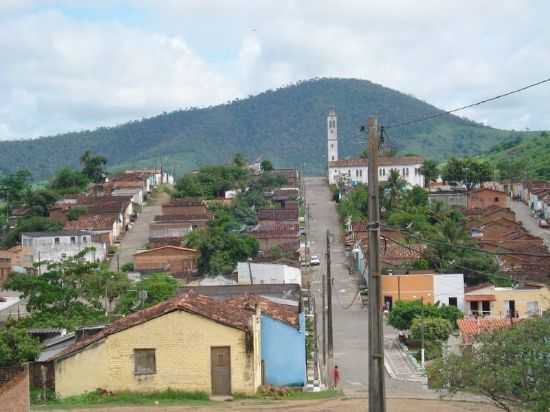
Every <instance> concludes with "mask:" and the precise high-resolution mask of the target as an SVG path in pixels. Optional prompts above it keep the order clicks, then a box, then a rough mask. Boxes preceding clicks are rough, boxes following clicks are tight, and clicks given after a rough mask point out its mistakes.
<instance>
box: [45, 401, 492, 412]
mask: <svg viewBox="0 0 550 412" xmlns="http://www.w3.org/2000/svg"><path fill="white" fill-rule="evenodd" d="M367 405H368V400H367V399H366V398H362V399H357V398H354V399H349V398H348V399H346V398H341V399H329V400H318V401H265V402H262V401H231V402H220V403H219V404H213V405H211V406H124V407H121V406H117V407H99V408H97V407H96V408H89V409H73V411H77V412H179V411H182V412H186V411H197V412H220V411H221V410H228V411H233V412H235V411H246V412H250V411H261V412H269V411H291V412H359V411H361V412H364V411H367V410H368V408H367ZM64 410H65V411H66V410H67V409H64ZM50 411H52V410H51V409H50ZM60 411H61V410H60ZM387 411H388V412H417V411H421V412H459V411H470V412H478V411H479V412H497V411H498V409H496V408H494V407H493V406H491V405H489V404H485V403H473V402H459V401H442V400H418V399H389V400H388V401H387Z"/></svg>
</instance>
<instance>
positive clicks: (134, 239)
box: [111, 192, 170, 271]
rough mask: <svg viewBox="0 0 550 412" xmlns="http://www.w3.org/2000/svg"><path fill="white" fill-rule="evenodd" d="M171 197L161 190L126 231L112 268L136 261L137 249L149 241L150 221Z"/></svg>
mask: <svg viewBox="0 0 550 412" xmlns="http://www.w3.org/2000/svg"><path fill="white" fill-rule="evenodd" d="M169 200H170V197H169V195H168V194H166V193H165V192H159V193H156V194H155V195H154V197H153V198H152V199H151V201H150V202H149V204H148V205H146V206H145V207H144V208H143V210H142V212H141V213H140V214H139V215H138V218H137V220H136V222H135V223H134V226H133V227H132V228H131V229H130V230H129V231H128V232H126V234H125V235H124V237H123V238H122V240H121V242H120V246H119V248H118V252H117V255H118V261H117V255H115V256H113V259H112V260H111V270H113V271H114V270H117V266H119V265H120V267H122V266H124V265H125V264H126V263H131V262H133V261H134V258H133V255H134V253H136V250H139V249H143V248H144V247H145V245H147V242H148V241H149V223H151V222H152V221H153V219H154V218H155V216H157V215H160V214H161V212H162V208H161V206H162V204H164V203H166V202H168V201H169Z"/></svg>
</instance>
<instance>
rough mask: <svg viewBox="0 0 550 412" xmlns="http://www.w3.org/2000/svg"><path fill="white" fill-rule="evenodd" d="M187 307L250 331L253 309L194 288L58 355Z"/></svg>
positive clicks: (116, 323) (122, 321)
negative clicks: (219, 299) (208, 295)
mask: <svg viewBox="0 0 550 412" xmlns="http://www.w3.org/2000/svg"><path fill="white" fill-rule="evenodd" d="M174 311H183V312H188V313H192V314H195V315H199V316H202V317H205V318H207V319H210V320H212V321H214V322H217V323H220V324H222V325H225V326H229V327H231V328H235V329H239V330H242V331H244V332H249V331H250V326H249V325H250V320H251V318H252V315H253V314H252V313H251V312H250V311H248V310H245V309H242V308H241V307H239V306H238V305H235V304H231V303H227V302H221V301H217V300H215V299H212V298H209V297H207V296H203V295H199V294H197V293H196V292H193V291H186V292H185V293H183V294H181V295H178V296H176V297H175V298H172V299H169V300H167V301H164V302H161V303H159V304H157V305H154V306H151V307H150V308H147V309H143V310H140V311H139V312H136V313H132V314H131V315H128V316H126V317H124V318H122V319H119V320H117V321H115V322H113V323H111V324H110V325H109V326H107V327H106V328H105V329H103V330H102V331H101V332H99V333H97V334H95V335H93V336H91V337H89V338H87V339H84V340H82V341H79V342H76V343H75V344H73V345H71V346H69V347H68V348H67V349H65V350H64V351H63V352H61V353H60V354H59V355H57V356H56V359H62V358H65V357H68V356H70V355H72V354H74V353H76V352H80V351H81V350H83V349H84V348H86V347H87V346H89V345H91V344H92V343H95V342H98V341H100V340H103V339H105V338H107V337H108V336H110V335H113V334H115V333H118V332H122V331H124V330H126V329H130V328H132V327H134V326H137V325H141V324H142V323H145V322H147V321H149V320H152V319H155V318H158V317H161V316H164V315H166V314H168V313H170V312H174Z"/></svg>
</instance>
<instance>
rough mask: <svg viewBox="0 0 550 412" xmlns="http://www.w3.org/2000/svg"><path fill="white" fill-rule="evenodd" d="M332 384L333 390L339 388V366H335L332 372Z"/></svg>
mask: <svg viewBox="0 0 550 412" xmlns="http://www.w3.org/2000/svg"><path fill="white" fill-rule="evenodd" d="M332 383H333V388H337V387H338V384H339V383H340V370H339V369H338V365H334V369H333V370H332Z"/></svg>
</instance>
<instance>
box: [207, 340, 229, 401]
mask: <svg viewBox="0 0 550 412" xmlns="http://www.w3.org/2000/svg"><path fill="white" fill-rule="evenodd" d="M210 362H211V364H212V370H211V373H212V395H231V351H230V348H229V346H223V347H215V348H211V350H210Z"/></svg>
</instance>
